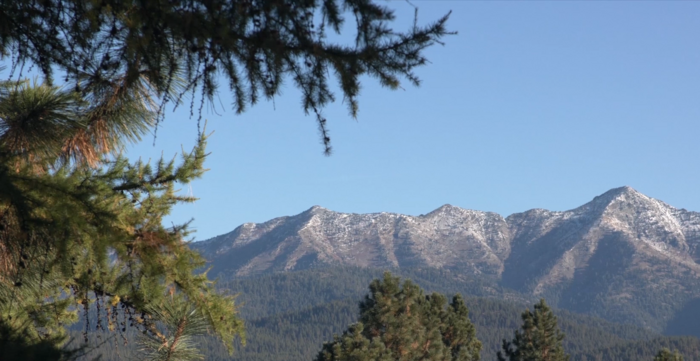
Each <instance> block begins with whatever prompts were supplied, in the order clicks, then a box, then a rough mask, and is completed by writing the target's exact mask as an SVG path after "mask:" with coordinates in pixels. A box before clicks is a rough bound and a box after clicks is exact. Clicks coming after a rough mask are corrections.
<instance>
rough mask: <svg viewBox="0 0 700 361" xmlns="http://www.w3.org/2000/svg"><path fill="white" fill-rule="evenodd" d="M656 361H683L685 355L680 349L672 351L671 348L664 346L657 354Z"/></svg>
mask: <svg viewBox="0 0 700 361" xmlns="http://www.w3.org/2000/svg"><path fill="white" fill-rule="evenodd" d="M654 361H683V356H681V354H679V353H678V351H674V352H671V350H669V349H667V348H664V349H662V350H661V351H659V353H658V354H656V357H654Z"/></svg>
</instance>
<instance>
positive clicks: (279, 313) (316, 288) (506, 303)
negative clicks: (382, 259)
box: [91, 267, 700, 361]
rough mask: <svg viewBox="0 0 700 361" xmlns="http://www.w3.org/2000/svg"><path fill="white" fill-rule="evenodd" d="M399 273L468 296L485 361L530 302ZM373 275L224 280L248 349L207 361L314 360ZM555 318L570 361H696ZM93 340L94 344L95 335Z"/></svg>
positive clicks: (596, 322)
mask: <svg viewBox="0 0 700 361" xmlns="http://www.w3.org/2000/svg"><path fill="white" fill-rule="evenodd" d="M397 274H398V275H400V276H402V277H405V278H410V279H412V280H414V281H415V282H416V283H418V284H419V285H420V286H421V287H423V289H425V290H426V293H430V292H433V291H435V292H440V293H445V294H454V293H456V292H460V293H462V294H465V295H468V296H467V297H466V303H467V306H468V308H469V311H470V318H471V320H472V322H473V323H474V324H475V325H476V329H477V336H478V338H479V340H481V342H482V344H483V348H482V352H481V357H482V360H485V361H493V360H496V352H497V351H498V350H499V349H500V346H501V340H502V339H504V338H510V337H512V335H513V332H514V330H515V329H517V328H518V327H519V325H520V324H521V320H520V314H521V312H522V311H523V310H524V309H526V308H528V307H531V305H532V302H533V300H530V299H523V298H518V297H517V296H516V295H515V294H512V293H509V292H508V291H507V290H503V289H494V288H489V287H486V286H485V284H484V283H481V282H478V281H475V280H469V279H461V280H460V279H458V278H455V277H454V275H452V274H450V273H449V272H446V271H437V270H419V269H412V270H411V269H404V270H400V271H397ZM379 276H381V271H379V270H372V269H361V268H351V267H339V268H326V269H318V270H306V271H301V272H290V273H280V274H271V275H264V276H260V277H255V278H247V279H235V280H229V281H222V282H221V283H220V284H219V287H220V288H221V289H222V290H226V291H228V292H232V293H238V297H237V301H238V302H239V303H240V305H241V308H240V310H241V315H242V316H243V318H244V319H246V320H247V322H246V333H247V345H246V346H245V347H241V345H240V344H239V345H237V347H236V353H235V354H234V355H233V356H229V355H228V353H227V352H226V350H225V348H224V347H223V346H222V345H221V344H220V343H217V342H216V341H214V340H213V339H209V338H205V339H201V341H200V342H201V343H202V344H203V345H204V346H205V347H204V352H205V359H206V360H213V361H224V360H232V361H233V360H236V361H238V360H240V361H254V360H260V361H263V360H270V361H296V360H299V361H301V360H307V361H309V360H312V359H313V358H314V356H315V355H316V354H317V353H318V351H319V350H320V348H321V345H322V344H323V342H325V341H330V340H331V339H332V338H333V335H334V334H340V333H342V332H343V331H344V330H345V329H346V328H347V326H348V325H350V324H352V323H354V322H356V320H357V317H358V302H359V301H360V299H361V298H362V297H363V296H364V295H365V294H366V293H367V286H368V285H369V283H370V281H371V280H372V279H374V278H377V277H379ZM504 298H507V299H508V300H504ZM555 313H556V315H557V316H558V318H559V326H560V328H561V330H562V331H563V332H564V333H565V334H566V338H565V340H564V347H565V349H566V350H567V352H569V353H570V354H571V355H572V361H579V360H580V361H593V360H600V361H603V360H613V361H615V360H651V359H652V358H653V357H654V355H655V354H656V352H658V350H660V349H661V348H663V347H667V348H670V349H677V350H679V351H680V352H681V353H682V354H683V355H684V356H685V357H686V360H696V359H700V340H698V339H697V338H694V337H666V336H662V335H659V334H657V333H655V332H652V331H649V330H645V329H643V328H641V327H638V326H633V325H621V324H616V323H612V322H608V321H606V320H603V319H600V318H595V317H590V316H586V315H581V314H576V313H572V312H569V311H565V310H556V311H555ZM127 333H129V329H128V328H127ZM92 337H93V339H94V341H95V342H96V341H98V340H97V338H96V335H93V336H92ZM112 337H115V335H112ZM116 337H117V338H116V339H111V340H109V341H107V342H103V343H102V345H101V346H100V348H99V352H101V353H102V360H105V361H112V360H123V359H127V358H128V357H129V355H130V352H131V349H132V347H134V346H133V342H132V341H130V343H129V344H128V345H126V346H125V345H124V340H123V339H120V338H119V336H116ZM91 356H94V354H91Z"/></svg>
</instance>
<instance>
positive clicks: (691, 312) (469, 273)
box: [191, 187, 700, 335]
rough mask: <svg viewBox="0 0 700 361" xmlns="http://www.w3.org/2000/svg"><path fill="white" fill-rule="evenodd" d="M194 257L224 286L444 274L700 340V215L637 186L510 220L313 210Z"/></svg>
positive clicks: (460, 212)
mask: <svg viewBox="0 0 700 361" xmlns="http://www.w3.org/2000/svg"><path fill="white" fill-rule="evenodd" d="M191 247H193V248H195V249H197V250H199V251H200V252H201V253H202V254H203V255H204V256H205V257H206V258H207V259H208V260H209V262H210V265H211V270H210V275H212V276H218V277H219V278H225V279H241V278H250V277H255V276H260V275H264V274H270V273H279V272H295V271H300V270H305V269H313V268H330V267H338V266H353V267H362V268H371V269H390V270H391V269H438V270H441V271H448V274H450V275H452V276H451V277H455V278H456V279H457V278H459V279H465V278H468V279H475V280H479V282H480V284H483V285H484V287H486V288H489V291H488V292H486V291H484V292H482V293H483V294H484V295H490V296H493V297H505V295H506V294H508V295H512V294H517V295H521V296H522V297H524V298H529V299H533V298H539V297H544V298H546V299H547V301H548V302H549V303H550V304H553V305H555V306H557V307H559V308H564V309H568V310H572V311H575V312H580V313H586V314H591V315H595V316H599V317H604V318H606V319H608V320H611V321H615V322H623V323H633V324H636V325H639V326H642V327H645V328H648V329H652V330H655V331H658V332H662V331H665V332H666V333H668V334H695V335H700V213H698V212H692V211H687V210H684V209H677V208H674V207H672V206H670V205H668V204H666V203H664V202H662V201H659V200H656V199H653V198H650V197H647V196H645V195H643V194H641V193H639V192H637V191H636V190H634V189H632V188H630V187H620V188H615V189H612V190H610V191H608V192H605V193H604V194H602V195H600V196H597V197H595V198H594V199H593V200H592V201H590V202H588V203H586V204H584V205H582V206H580V207H578V208H575V209H572V210H568V211H561V212H555V211H548V210H544V209H533V210H529V211H526V212H522V213H516V214H512V215H510V216H508V217H505V218H504V217H503V216H501V215H499V214H496V213H492V212H482V211H473V210H467V209H462V208H459V207H454V206H451V205H444V206H442V207H440V208H438V209H436V210H434V211H432V212H430V213H427V214H425V215H420V216H409V215H402V214H394V213H372V214H348V213H339V212H333V211H331V210H328V209H325V208H322V207H319V206H314V207H312V208H310V209H308V210H307V211H305V212H302V213H300V214H298V215H294V216H287V217H280V218H275V219H272V220H270V221H268V222H264V223H259V224H254V223H246V224H243V225H241V226H239V227H237V228H236V229H234V230H233V231H232V232H230V233H227V234H224V235H220V236H217V237H214V238H212V239H209V240H206V241H202V242H195V243H191ZM494 290H497V291H496V293H495V294H494ZM477 293H478V292H477Z"/></svg>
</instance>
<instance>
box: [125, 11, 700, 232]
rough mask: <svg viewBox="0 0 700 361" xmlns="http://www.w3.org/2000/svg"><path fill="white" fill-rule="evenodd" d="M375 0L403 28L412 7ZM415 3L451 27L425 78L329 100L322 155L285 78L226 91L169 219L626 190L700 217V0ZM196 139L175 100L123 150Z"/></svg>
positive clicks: (225, 220) (418, 207)
mask: <svg viewBox="0 0 700 361" xmlns="http://www.w3.org/2000/svg"><path fill="white" fill-rule="evenodd" d="M388 4H389V6H391V7H393V8H396V9H397V16H398V17H399V21H397V26H396V28H397V29H399V28H403V29H406V28H407V27H408V25H409V24H410V22H411V20H412V13H413V9H412V8H411V6H410V5H408V4H407V3H406V2H403V1H391V2H388ZM413 4H415V5H416V6H418V7H419V20H420V21H421V22H427V21H431V20H434V19H436V18H438V17H439V16H441V15H443V14H445V13H446V12H448V11H450V10H452V12H453V13H452V16H451V19H450V21H449V28H450V29H451V30H455V31H457V32H458V33H459V34H458V35H456V36H451V37H448V38H447V39H445V41H446V45H445V46H435V47H434V48H431V49H430V50H429V51H428V52H427V55H428V58H429V59H430V61H431V64H429V65H428V66H426V67H423V68H421V69H419V70H418V74H419V76H420V77H421V78H422V80H423V84H422V85H421V86H420V87H418V88H416V87H412V86H410V85H408V84H407V85H406V86H405V87H404V88H405V90H398V91H390V90H388V89H383V88H381V87H380V86H379V85H378V84H377V82H376V81H374V80H372V79H364V82H363V90H362V94H361V96H360V113H359V117H358V118H357V119H356V120H355V119H352V118H351V117H350V116H349V115H348V113H347V110H346V106H345V105H344V104H342V102H337V103H335V104H333V105H331V106H329V107H328V108H327V109H326V110H325V114H326V115H327V116H328V119H329V123H330V129H331V136H332V142H333V147H334V153H333V155H332V156H330V157H325V156H324V155H323V148H322V146H321V144H320V142H319V137H318V133H317V130H316V124H315V122H314V119H313V118H312V117H308V116H305V115H304V114H303V111H302V109H301V105H300V104H301V101H300V97H299V93H298V92H297V91H296V90H295V89H293V87H291V85H290V86H289V87H286V88H284V89H283V93H282V94H281V95H280V96H279V97H277V98H276V99H275V102H274V104H273V103H271V102H261V103H260V104H258V105H257V106H255V107H253V108H251V109H250V110H249V111H248V112H246V113H244V114H242V115H236V114H235V112H233V111H232V110H231V109H232V108H231V99H232V98H231V97H230V96H229V94H228V93H227V92H225V91H222V92H221V94H220V101H221V102H220V103H219V102H218V101H217V102H216V107H217V112H218V114H216V113H214V112H212V111H205V113H204V116H205V118H207V119H208V130H209V131H211V130H214V131H215V133H214V134H213V135H212V137H211V138H210V142H209V151H211V155H210V157H209V159H208V161H207V167H208V168H210V169H211V170H210V171H209V172H208V173H207V174H206V175H205V176H204V178H203V179H202V180H199V181H196V182H194V183H193V184H192V185H191V187H185V188H184V189H183V191H184V192H191V194H193V195H194V196H196V197H199V198H200V200H199V201H198V202H197V203H195V204H193V205H183V206H178V207H177V208H176V209H175V210H174V212H173V215H172V217H171V220H172V221H175V222H180V221H185V220H188V219H190V218H194V223H193V226H194V228H195V229H196V230H197V233H196V234H195V237H196V239H198V240H203V239H207V238H209V237H213V236H216V235H219V234H223V233H227V232H229V231H231V230H233V229H234V228H235V227H237V226H238V225H240V224H241V223H244V222H262V221H266V220H268V219H271V218H274V217H278V216H284V215H292V214H297V213H299V212H302V211H304V210H306V209H308V208H309V207H311V206H313V205H321V206H324V207H326V208H329V209H332V210H336V211H341V212H356V213H364V212H382V211H386V212H398V213H405V214H411V215H418V214H422V213H427V212H429V211H431V210H433V209H435V208H437V207H439V206H440V205H442V204H445V203H449V204H452V205H455V206H459V207H463V208H468V209H477V210H484V211H494V212H498V213H500V214H502V215H504V216H507V215H509V214H512V213H515V212H522V211H525V210H528V209H531V208H547V209H551V210H566V209H571V208H574V207H576V206H578V205H581V204H583V203H585V202H587V201H589V200H591V199H592V198H593V197H594V196H596V195H598V194H601V193H603V192H605V191H607V190H608V189H610V188H613V187H618V186H622V185H629V186H632V187H633V188H635V189H637V190H639V191H640V192H642V193H644V194H647V195H649V196H651V197H654V198H658V199H661V200H663V201H665V202H667V203H669V204H671V205H673V206H675V207H679V208H686V209H689V210H695V211H700V192H698V185H699V184H700V143H699V142H698V137H699V136H700V41H699V40H700V22H698V21H697V19H698V17H700V2H690V1H687V2H686V1H676V2H674V1H612V2H604V1H591V2H584V1H432V0H431V1H413ZM223 84H225V83H223ZM221 104H223V105H224V108H223V109H222V107H221ZM196 134H197V125H196V122H195V120H194V119H190V118H189V109H184V108H183V109H178V110H177V111H176V112H174V113H170V114H169V115H168V116H167V117H166V119H165V122H164V123H162V124H161V126H160V128H159V130H158V138H157V139H156V143H155V146H154V145H153V137H150V136H148V137H146V138H145V140H144V142H143V143H141V144H138V145H135V146H132V147H130V148H129V153H128V154H129V156H130V157H132V158H136V157H138V156H139V155H141V156H143V157H145V158H148V157H154V158H155V157H157V156H159V155H160V154H161V152H163V154H165V155H166V156H170V155H172V154H174V153H175V152H178V151H179V150H180V146H181V145H183V146H185V147H186V148H189V147H191V146H192V144H193V143H194V140H195V138H196Z"/></svg>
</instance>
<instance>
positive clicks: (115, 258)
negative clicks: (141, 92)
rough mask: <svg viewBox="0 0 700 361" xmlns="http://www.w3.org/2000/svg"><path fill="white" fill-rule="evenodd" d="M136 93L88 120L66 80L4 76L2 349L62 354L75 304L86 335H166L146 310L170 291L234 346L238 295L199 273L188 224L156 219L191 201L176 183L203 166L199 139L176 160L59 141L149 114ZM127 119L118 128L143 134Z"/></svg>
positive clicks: (90, 135) (0, 137) (0, 135)
mask: <svg viewBox="0 0 700 361" xmlns="http://www.w3.org/2000/svg"><path fill="white" fill-rule="evenodd" d="M140 101H141V99H138V98H133V97H131V96H129V95H128V94H125V95H124V96H121V98H120V102H121V103H123V104H124V107H115V108H113V109H112V110H111V111H110V112H106V113H103V114H101V117H103V119H105V120H106V121H105V123H101V122H94V123H90V122H89V121H87V120H88V119H91V118H92V117H93V115H94V113H93V112H92V111H93V110H94V108H92V106H93V103H92V102H90V101H86V100H85V99H83V98H81V97H80V96H79V95H78V94H76V93H75V92H73V91H72V90H61V89H58V88H56V87H52V86H49V85H46V84H41V85H39V84H34V85H32V84H30V83H29V82H26V81H23V82H17V83H15V82H5V83H3V84H1V85H0V337H3V339H0V359H6V358H7V357H10V356H8V355H12V354H14V353H16V352H17V347H18V345H19V346H21V345H24V346H26V347H25V348H27V349H34V350H35V351H36V352H39V351H40V352H41V354H42V355H43V356H42V359H47V360H50V359H52V357H50V356H51V355H53V356H55V357H63V356H65V353H63V352H59V351H60V350H58V349H59V348H60V346H61V345H62V344H63V343H64V341H65V335H66V330H65V327H66V326H67V325H69V324H71V323H73V322H75V321H76V320H77V319H78V315H79V314H81V313H82V315H83V321H84V322H85V326H84V332H85V334H84V335H85V337H86V338H87V333H88V332H90V331H93V330H110V331H115V332H117V333H123V332H125V330H126V328H127V327H136V328H138V329H139V330H140V331H142V332H145V333H146V334H149V335H151V336H153V337H156V338H158V339H160V340H161V341H162V342H163V343H164V344H165V343H167V341H168V337H169V336H168V335H167V334H164V333H163V332H161V331H159V330H160V328H159V327H158V322H159V321H160V320H159V318H158V316H159V314H158V313H157V312H153V310H154V309H157V306H159V305H160V304H162V303H163V302H165V301H166V300H167V299H170V298H172V297H179V298H180V299H182V300H183V302H187V303H188V304H190V305H191V307H193V308H194V309H196V310H197V312H198V314H201V317H202V318H203V319H205V320H206V325H207V330H209V331H212V332H213V333H214V334H216V335H217V336H218V337H220V338H221V339H222V340H223V341H224V342H225V343H226V344H227V345H228V346H229V347H231V346H232V341H233V339H234V337H235V336H236V335H239V334H241V333H242V321H241V320H240V319H239V318H238V317H237V315H236V308H235V306H234V303H233V300H232V299H231V298H230V297H225V296H222V295H220V294H219V293H217V292H216V291H215V290H214V288H213V285H212V283H211V281H209V280H208V279H207V277H206V274H198V273H196V272H195V270H196V269H198V268H200V267H202V266H204V260H203V259H202V258H201V256H199V254H198V253H197V252H195V251H192V250H190V249H189V247H188V245H187V243H186V242H185V241H186V237H187V235H188V229H187V225H186V224H184V225H173V226H172V227H165V226H163V225H162V221H163V217H164V216H166V215H167V214H168V213H169V212H170V210H171V208H172V207H173V206H174V205H175V204H178V203H182V202H192V201H194V198H191V197H183V196H180V195H178V194H177V191H176V188H175V187H176V185H177V184H186V183H188V182H190V181H192V180H193V179H196V178H198V177H200V176H201V175H202V174H203V173H204V167H203V164H204V159H205V156H206V154H205V145H206V137H204V136H202V137H200V139H199V142H198V144H197V145H196V147H195V148H194V149H193V150H192V151H191V152H189V153H185V154H183V155H182V160H181V161H180V162H179V163H178V162H176V160H175V159H173V160H171V161H166V160H163V159H161V160H160V161H158V162H157V163H156V164H149V163H146V162H141V161H138V162H135V163H133V164H132V163H129V162H128V160H127V159H126V158H124V157H121V156H117V157H114V158H105V157H103V158H102V160H101V161H100V162H98V163H97V166H88V165H87V164H86V163H84V162H81V161H80V160H78V159H75V158H73V157H71V152H70V151H67V150H66V148H65V145H66V144H67V143H70V142H71V139H75V137H76V136H77V137H84V139H83V141H84V142H86V143H87V144H89V145H92V146H94V145H95V144H98V147H99V143H100V142H102V140H103V139H102V138H101V137H100V136H98V135H97V134H99V131H98V130H96V131H95V132H93V130H92V127H97V126H99V125H100V124H116V123H118V122H120V121H123V120H125V121H127V122H128V119H130V118H133V117H137V116H144V117H147V118H146V120H144V123H148V122H149V118H148V116H149V115H150V119H153V117H152V113H149V112H148V109H147V108H145V107H144V106H143V104H142V103H141V102H140ZM112 118H119V119H121V120H119V119H117V120H116V121H112V120H113V119H112ZM130 129H131V130H130V131H131V132H133V133H130V132H129V131H127V130H120V132H121V134H125V135H124V136H125V137H129V136H138V135H139V133H138V132H137V131H135V130H134V129H133V128H130ZM137 129H138V128H137ZM123 139H124V138H116V139H114V138H110V139H108V140H106V141H108V142H112V144H116V145H118V144H120V142H122V141H123ZM103 144H104V143H103ZM92 149H93V150H94V149H96V147H93V148H92ZM66 157H67V158H66ZM88 163H89V162H88ZM90 310H93V311H94V310H96V311H97V314H96V316H94V317H92V318H91V317H90V314H91V313H90V312H88V311H90ZM4 337H10V338H9V339H6V338H4ZM51 347H53V348H54V350H53V351H52V350H51ZM54 351H55V352H54ZM54 359H55V358H54Z"/></svg>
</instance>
